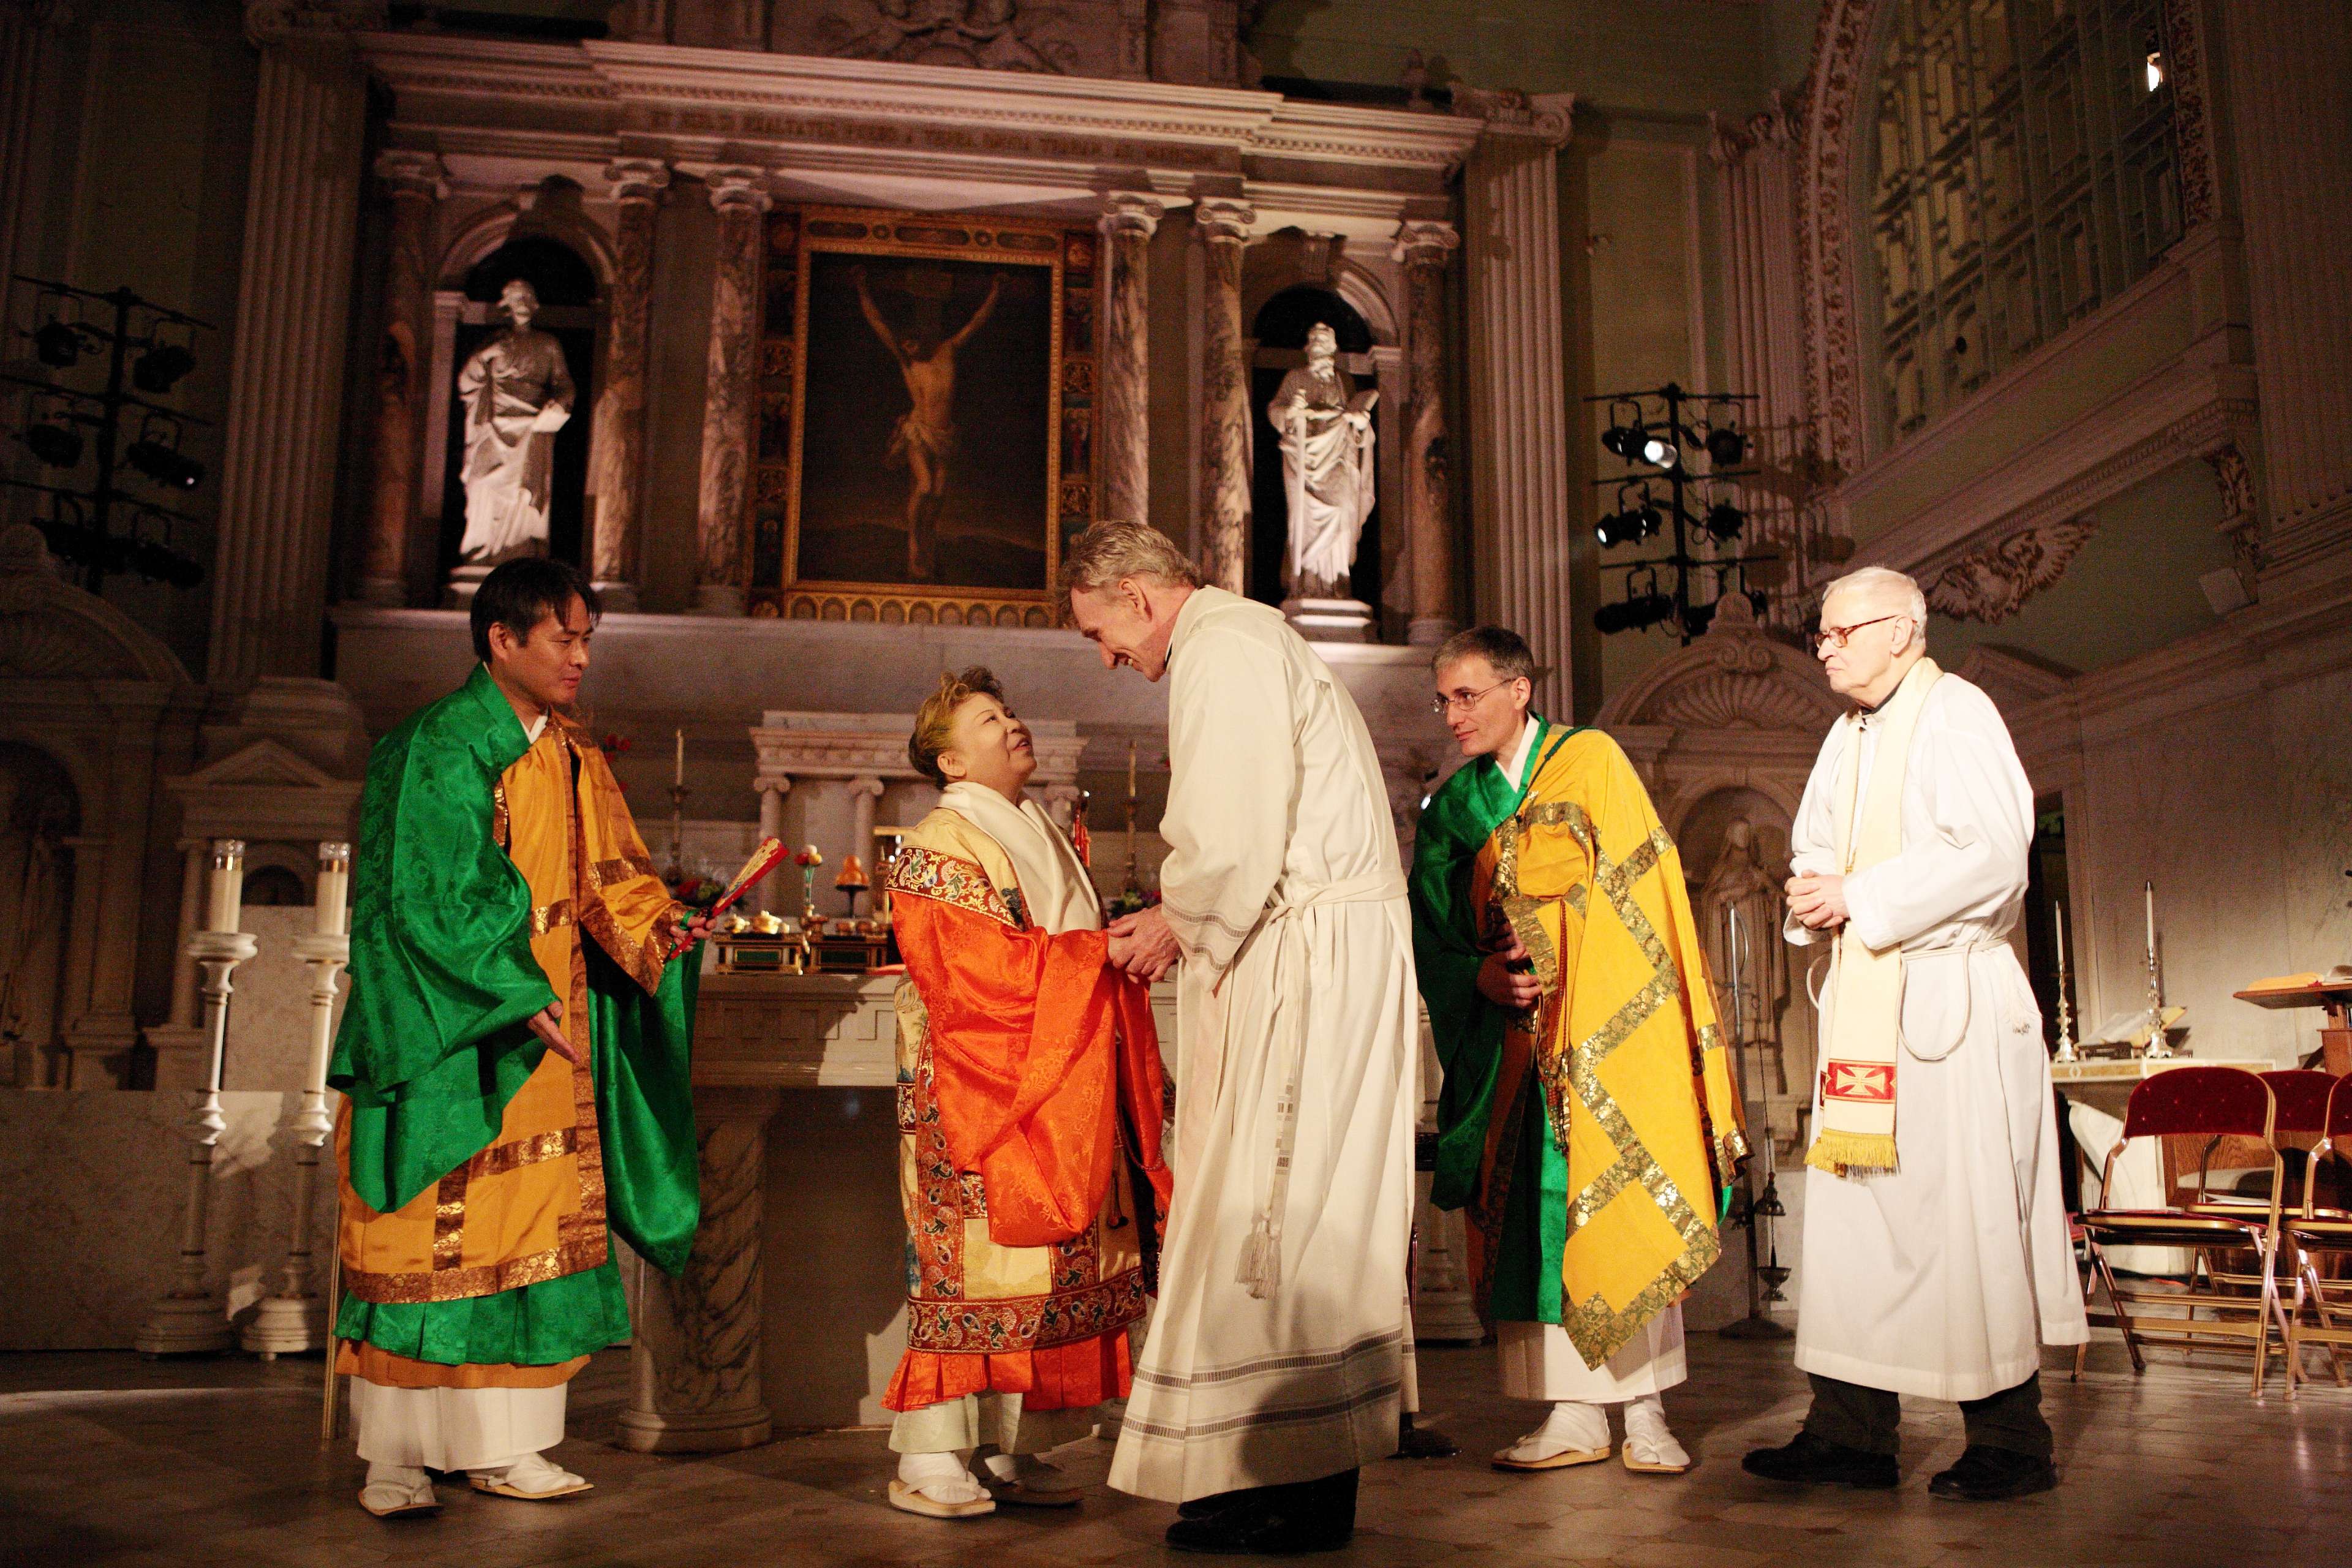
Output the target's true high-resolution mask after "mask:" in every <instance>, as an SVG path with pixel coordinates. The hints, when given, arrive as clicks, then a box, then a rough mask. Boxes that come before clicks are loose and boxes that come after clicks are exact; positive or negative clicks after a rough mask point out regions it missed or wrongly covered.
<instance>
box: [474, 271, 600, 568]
mask: <svg viewBox="0 0 2352 1568" xmlns="http://www.w3.org/2000/svg"><path fill="white" fill-rule="evenodd" d="M499 310H503V311H504V312H505V313H506V316H507V320H508V323H509V324H508V326H507V328H506V330H505V331H501V332H500V333H499V334H498V336H496V337H494V338H492V339H491V340H490V341H489V342H487V343H484V344H483V345H482V346H481V347H480V348H478V349H477V350H475V351H474V355H473V357H472V358H471V359H468V360H467V362H466V366H465V368H464V369H463V370H461V371H459V372H458V373H457V395H459V396H460V397H462V398H464V399H465V400H466V466H465V468H464V470H463V473H462V475H461V479H462V482H463V483H464V485H465V487H466V537H465V540H464V541H463V542H461V543H460V544H459V545H458V547H457V554H458V559H460V560H461V561H463V562H465V563H467V564H468V565H478V566H494V565H496V564H498V563H499V562H501V561H505V560H509V559H510V558H512V557H514V556H518V555H543V554H545V553H546V552H547V507H548V497H549V491H550V490H551V489H552V487H553V480H554V477H555V432H557V431H558V430H561V429H562V428H563V426H564V423H565V422H566V421H567V420H569V419H570V418H571V417H572V370H571V367H570V366H569V365H568V364H566V363H565V362H564V358H563V345H562V343H560V342H557V341H556V340H555V338H554V337H553V335H552V334H551V333H548V332H543V331H539V330H537V329H536V328H534V327H533V326H532V325H531V324H530V321H531V318H532V317H533V316H536V315H537V314H539V291H538V290H537V289H533V288H532V287H531V286H530V284H529V283H527V282H525V281H523V279H520V278H517V279H511V280H510V281H509V283H508V284H507V286H506V287H505V288H504V289H500V290H499Z"/></svg>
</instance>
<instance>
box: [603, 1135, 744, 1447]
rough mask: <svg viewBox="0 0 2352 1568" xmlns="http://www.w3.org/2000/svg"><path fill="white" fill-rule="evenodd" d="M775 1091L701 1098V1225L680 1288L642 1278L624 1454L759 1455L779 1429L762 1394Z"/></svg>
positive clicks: (656, 1276)
mask: <svg viewBox="0 0 2352 1568" xmlns="http://www.w3.org/2000/svg"><path fill="white" fill-rule="evenodd" d="M778 1101H779V1093H778V1091H777V1090H775V1089H697V1090H695V1094H694V1115H695V1121H696V1123H697V1125H698V1128H699V1130H700V1131H699V1132H698V1137H697V1144H698V1158H697V1162H696V1163H697V1165H698V1168H699V1172H700V1175H701V1188H702V1223H701V1225H700V1226H699V1227H698V1228H697V1230H696V1231H695V1233H694V1251H693V1253H692V1255H691V1256H689V1257H688V1258H687V1260H686V1270H685V1272H684V1273H683V1274H681V1275H679V1276H678V1278H677V1279H671V1278H669V1276H667V1275H666V1274H664V1273H662V1272H661V1271H660V1270H659V1269H656V1268H650V1267H647V1268H644V1269H643V1271H642V1273H641V1274H640V1276H639V1278H640V1279H641V1281H642V1288H641V1289H639V1290H638V1292H637V1312H636V1319H635V1323H634V1324H633V1325H632V1326H633V1327H634V1329H635V1333H634V1335H633V1336H632V1337H631V1342H630V1351H629V1407H628V1409H626V1410H625V1411H623V1412H622V1413H621V1445H622V1447H626V1448H632V1449H635V1451H636V1452H638V1453H641V1454H710V1453H726V1452H730V1451H732V1450H734V1449H737V1448H751V1447H758V1446H759V1445H760V1444H761V1443H764V1442H766V1441H767V1440H768V1437H769V1435H770V1433H771V1432H772V1430H773V1426H774V1423H773V1422H772V1419H771V1418H770V1416H769V1414H768V1405H767V1399H766V1395H765V1393H764V1390H763V1389H762V1387H761V1378H760V1349H761V1318H762V1316H763V1314H764V1312H765V1310H766V1306H765V1302H764V1301H763V1300H762V1295H763V1281H764V1279H765V1275H766V1270H765V1268H764V1259H763V1258H762V1252H763V1237H762V1232H763V1228H764V1222H765V1218H766V1215H767V1179H768V1178H767V1166H768V1119H769V1118H770V1117H772V1116H773V1115H774V1114H775V1112H776V1107H777V1104H778Z"/></svg>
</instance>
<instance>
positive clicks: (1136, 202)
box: [1096, 191, 1168, 239]
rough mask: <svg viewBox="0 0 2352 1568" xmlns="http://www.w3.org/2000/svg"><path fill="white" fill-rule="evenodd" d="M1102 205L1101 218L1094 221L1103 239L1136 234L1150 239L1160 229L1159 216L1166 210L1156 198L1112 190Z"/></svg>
mask: <svg viewBox="0 0 2352 1568" xmlns="http://www.w3.org/2000/svg"><path fill="white" fill-rule="evenodd" d="M1102 204H1103V207H1102V216H1101V217H1100V218H1098V219H1097V220H1096V221H1097V226H1099V227H1100V228H1101V229H1102V232H1103V235H1104V237H1106V238H1111V237H1117V236H1119V235H1122V234H1139V235H1141V236H1142V237H1144V238H1146V239H1150V237H1152V235H1153V234H1154V233H1155V232H1156V231H1157V230H1158V229H1159V227H1160V215H1161V214H1162V213H1164V212H1166V211H1167V210H1168V208H1167V205H1165V204H1164V203H1162V202H1161V201H1160V198H1159V197H1157V196H1154V195H1144V194H1142V193H1139V192H1135V191H1113V192H1112V193H1111V194H1110V195H1107V196H1105V197H1103V199H1102Z"/></svg>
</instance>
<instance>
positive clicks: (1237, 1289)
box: [1110, 588, 1418, 1502]
mask: <svg viewBox="0 0 2352 1568" xmlns="http://www.w3.org/2000/svg"><path fill="white" fill-rule="evenodd" d="M1170 657H1171V666H1170V685H1171V689H1170V693H1169V740H1170V752H1171V768H1172V777H1171V787H1170V791H1169V800H1168V810H1167V813H1166V815H1165V816H1164V817H1163V819H1162V823H1161V828H1160V831H1161V833H1162V835H1163V836H1164V837H1166V838H1167V840H1168V843H1169V846H1170V850H1171V853H1170V855H1169V858H1168V860H1167V863H1166V865H1165V866H1164V867H1163V868H1162V870H1161V873H1160V886H1161V892H1162V898H1163V900H1164V904H1163V907H1164V908H1165V910H1167V914H1168V919H1169V923H1170V926H1171V929H1172V930H1173V931H1174V932H1175V934H1176V936H1177V937H1178V939H1179V940H1180V941H1181V942H1182V943H1183V945H1184V950H1185V959H1184V963H1183V967H1182V973H1181V980H1180V985H1179V993H1178V1041H1177V1059H1176V1069H1175V1071H1176V1101H1177V1108H1176V1144H1175V1158H1174V1161H1173V1168H1174V1173H1175V1180H1176V1190H1175V1198H1174V1202H1173V1203H1172V1205H1171V1207H1170V1212H1169V1219H1168V1247H1167V1252H1166V1254H1165V1256H1164V1258H1162V1261H1161V1268H1160V1304H1159V1309H1158V1310H1157V1311H1156V1312H1155V1313H1154V1314H1153V1317H1152V1320H1151V1330H1150V1336H1149V1338H1148V1339H1147V1341H1146V1342H1145V1344H1144V1349H1143V1356H1142V1359H1141V1361H1140V1363H1139V1364H1138V1366H1137V1368H1136V1375H1135V1389H1134V1393H1133V1394H1132V1395H1131V1396H1130V1397H1129V1401H1128V1407H1127V1415H1126V1419H1125V1421H1124V1422H1123V1423H1122V1425H1121V1427H1120V1431H1119V1438H1118V1452H1117V1454H1116V1455H1115V1457H1114V1458H1113V1459H1112V1463H1111V1472H1110V1484H1111V1485H1112V1486H1114V1487H1116V1488H1118V1489H1119V1490H1121V1491H1125V1492H1131V1493H1134V1494H1136V1495H1138V1496H1141V1497H1149V1498H1155V1499H1158V1500H1160V1501H1163V1502H1181V1501H1185V1500H1190V1499H1193V1498H1199V1497H1206V1496H1209V1495H1211V1494H1213V1493H1216V1492H1223V1491H1232V1490H1235V1489H1241V1488H1244V1487H1255V1486H1271V1485H1276V1484H1280V1483H1284V1482H1289V1481H1304V1480H1312V1479H1317V1478H1318V1477H1322V1476H1328V1475H1332V1474H1335V1473H1337V1472H1339V1471H1341V1470H1345V1469H1349V1468H1354V1467H1356V1466H1358V1465H1360V1464H1363V1463H1365V1462H1367V1461H1370V1460H1373V1459H1378V1458H1383V1457H1385V1456H1387V1455H1389V1454H1391V1453H1393V1452H1394V1451H1395V1449H1396V1441H1397V1418H1398V1415H1399V1410H1400V1402H1401V1397H1402V1394H1403V1392H1404V1386H1405V1384H1406V1379H1407V1375H1408V1374H1407V1367H1408V1355H1409V1351H1408V1344H1409V1341H1410V1338H1411V1323H1410V1321H1409V1318H1408V1314H1407V1311H1406V1303H1405V1254H1406V1250H1407V1247H1408V1246H1409V1244H1410V1240H1411V1237H1412V1205H1413V1179H1412V1131H1413V1119H1414V1116H1415V1114H1416V1112H1417V1110H1418V1105H1417V1098H1418V1096H1417V1091H1416V1089H1415V1079H1414V1070H1415V1066H1416V1053H1417V1050H1418V1044H1417V1038H1416V1026H1417V1008H1416V1003H1415V992H1414V984H1413V973H1412V932H1411V926H1410V921H1409V917H1408V915H1407V913H1406V909H1405V902H1404V897H1403V890H1402V866H1401V864H1400V861H1399V858H1398V853H1397V842H1396V830H1395V827H1394V825H1393V823H1392V822H1391V817H1390V815H1389V805H1388V796H1387V791H1386V788H1385V787H1384V785H1383V784H1382V782H1381V771H1380V762H1379V759H1378V757H1377V755H1376V754H1375V753H1374V752H1373V749H1372V742H1371V736H1370V732H1369V731H1367V730H1366V729H1365V727H1364V721H1363V719H1362V716H1361V715H1360V714H1359V713H1358V712H1357V710H1356V705H1355V702H1354V700H1352V699H1351V698H1349V695H1348V692H1347V689H1346V688H1344V687H1342V686H1340V685H1339V683H1338V682H1337V681H1336V680H1335V679H1333V677H1332V675H1331V672H1330V670H1329V669H1328V668H1326V667H1325V665H1324V664H1323V661H1322V660H1321V659H1319V658H1317V657H1316V656H1315V654H1314V652H1313V650H1312V649H1310V648H1309V647H1307V644H1306V643H1305V642H1304V641H1303V640H1301V639H1300V637H1298V635H1297V633H1296V632H1294V631H1292V630H1291V629H1290V627H1289V626H1288V625H1287V624H1286V622H1285V621H1284V620H1283V618H1282V616H1281V615H1280V614H1279V613H1278V612H1277V611H1276V610H1274V609H1272V608H1270V607H1268V606H1265V605H1256V604H1253V603H1251V602H1250V601H1248V600H1245V599H1242V598H1239V597H1237V596H1235V595H1232V594H1228V593H1225V592H1223V590H1220V589H1215V588H1203V589H1201V590H1199V591H1198V592H1196V593H1195V594H1194V595H1192V598H1191V599H1190V600H1189V601H1188V602H1187V603H1186V605H1184V608H1183V610H1182V611H1181V613H1180V614H1179V615H1178V616H1177V623H1176V633H1175V637H1174V639H1173V643H1172V647H1171V656H1170ZM1343 886H1344V887H1346V888H1347V889H1349V901H1343V902H1322V903H1309V900H1313V899H1315V898H1316V897H1317V896H1318V893H1322V892H1323V890H1325V889H1334V888H1339V887H1343ZM1374 889H1382V890H1385V891H1387V893H1388V894H1389V896H1386V897H1382V896H1380V893H1379V892H1376V891H1374ZM1323 896H1325V897H1327V898H1328V897H1329V896H1330V895H1329V894H1328V893H1324V894H1323ZM1298 906H1305V907H1298ZM1276 910H1287V911H1288V912H1285V913H1281V914H1279V915H1278V917H1277V916H1276V914H1275V913H1274V911H1276ZM1302 1040H1303V1042H1304V1058H1303V1060H1304V1068H1303V1071H1302V1072H1301V1078H1300V1093H1299V1099H1298V1105H1297V1131H1296V1135H1295V1147H1294V1152H1293V1157H1292V1163H1291V1167H1290V1176H1289V1184H1288V1193H1287V1198H1286V1202H1285V1203H1284V1204H1283V1205H1282V1229H1281V1236H1280V1245H1279V1248H1278V1251H1279V1267H1278V1278H1277V1280H1276V1284H1275V1285H1274V1287H1273V1288H1272V1289H1270V1290H1269V1291H1268V1292H1267V1293H1266V1294H1265V1296H1264V1297H1262V1298H1261V1297H1259V1296H1255V1295H1253V1294H1252V1293H1251V1291H1250V1289H1249V1288H1248V1287H1246V1286H1244V1285H1243V1284H1241V1283H1239V1282H1238V1279H1237V1274H1238V1272H1239V1270H1240V1266H1241V1261H1242V1257H1243V1249H1244V1244H1245V1242H1246V1241H1247V1240H1248V1238H1249V1237H1250V1234H1251V1230H1252V1227H1253V1226H1255V1223H1256V1222H1257V1220H1258V1218H1259V1216H1260V1214H1261V1213H1262V1211H1264V1210H1265V1207H1266V1203H1267V1196H1268V1192H1269V1184H1270V1183H1271V1180H1272V1177H1273V1172H1274V1163H1275V1152H1276V1144H1277V1141H1278V1137H1279V1132H1280V1125H1281V1121H1282V1116H1281V1101H1282V1100H1283V1097H1284V1094H1285V1091H1286V1089H1287V1087H1288V1081H1289V1077H1290V1073H1291V1070H1292V1062H1291V1059H1290V1058H1289V1054H1288V1053H1289V1050H1290V1048H1291V1046H1292V1044H1293V1043H1296V1042H1299V1041H1302Z"/></svg>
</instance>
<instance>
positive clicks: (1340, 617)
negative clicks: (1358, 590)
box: [1282, 599, 1372, 642]
mask: <svg viewBox="0 0 2352 1568" xmlns="http://www.w3.org/2000/svg"><path fill="white" fill-rule="evenodd" d="M1282 613H1283V614H1284V615H1286V616H1289V617H1290V624H1291V625H1292V626H1296V627H1297V628H1298V635H1299V636H1300V637H1305V638H1306V639H1307V641H1308V642H1370V641H1371V640H1372V607H1371V606H1370V605H1367V604H1365V603H1364V602H1363V601H1362V600H1361V599H1285V600H1284V601H1282Z"/></svg>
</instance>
